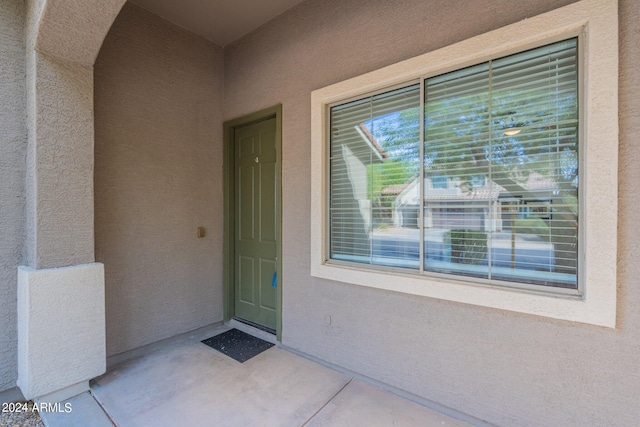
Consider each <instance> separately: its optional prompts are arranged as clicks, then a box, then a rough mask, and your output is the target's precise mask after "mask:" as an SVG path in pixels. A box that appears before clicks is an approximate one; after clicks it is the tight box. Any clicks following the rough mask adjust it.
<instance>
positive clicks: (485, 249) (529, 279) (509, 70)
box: [329, 39, 579, 288]
mask: <svg viewBox="0 0 640 427" xmlns="http://www.w3.org/2000/svg"><path fill="white" fill-rule="evenodd" d="M423 87H424V91H425V92H424V105H423V106H422V107H421V106H420V85H410V86H407V87H405V88H401V89H397V90H393V91H388V92H385V93H381V94H377V95H372V96H367V97H364V98H362V99H358V100H357V101H353V102H349V103H345V104H341V105H337V106H334V107H332V108H331V110H330V146H329V165H330V178H329V230H330V232H329V257H330V258H331V259H335V260H345V261H350V262H360V263H366V264H375V265H382V266H391V267H404V268H414V269H418V268H421V267H422V268H424V270H425V271H431V272H438V273H446V274H455V275H462V276H470V277H477V278H484V279H494V280H504V281H510V282H513V281H515V282H523V283H528V284H538V285H547V286H560V287H571V288H575V287H577V253H578V252H577V251H578V247H577V240H578V239H577V236H578V233H577V224H578V184H579V179H578V172H579V170H578V159H579V157H578V60H577V39H570V40H566V41H562V42H559V43H554V44H551V45H548V46H544V47H540V48H537V49H532V50H529V51H526V52H522V53H518V54H515V55H511V56H508V57H504V58H499V59H495V60H492V61H489V62H486V63H482V64H478V65H475V66H472V67H467V68H464V69H461V70H457V71H454V72H450V73H447V74H443V75H440V76H435V77H432V78H428V79H426V80H425V81H424V86H423ZM421 126H423V127H424V141H423V142H421V141H420V133H421V132H420V131H421ZM421 144H423V146H422V148H423V150H424V152H423V155H424V157H422V158H421V157H420V151H421V150H420V149H421ZM421 173H423V175H422V176H423V179H421ZM421 247H422V248H423V250H422V251H421V250H420V249H421ZM421 252H422V254H423V258H422V259H420V255H421Z"/></svg>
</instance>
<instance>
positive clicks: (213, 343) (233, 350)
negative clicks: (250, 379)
mask: <svg viewBox="0 0 640 427" xmlns="http://www.w3.org/2000/svg"><path fill="white" fill-rule="evenodd" d="M202 342H203V343H204V344H206V345H208V346H209V347H211V348H215V349H216V350H218V351H219V352H220V353H223V354H226V355H227V356H229V357H231V358H233V359H235V360H237V361H238V362H240V363H244V362H246V361H247V360H249V359H251V358H252V357H253V356H257V355H258V354H260V353H262V352H263V351H265V350H267V349H268V348H271V347H273V344H271V343H270V342H266V341H264V340H261V339H260V338H256V337H254V336H252V335H249V334H246V333H244V332H242V331H239V330H237V329H230V330H228V331H227V332H223V333H221V334H220V335H216V336H214V337H211V338H207V339H206V340H203V341H202Z"/></svg>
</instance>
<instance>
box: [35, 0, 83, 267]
mask: <svg viewBox="0 0 640 427" xmlns="http://www.w3.org/2000/svg"><path fill="white" fill-rule="evenodd" d="M25 4H26V6H27V18H26V20H27V22H26V31H25V33H26V46H27V52H26V82H27V135H28V147H27V174H26V200H27V203H26V239H25V246H26V259H25V263H26V264H27V265H28V266H30V267H32V268H51V267H61V266H69V265H76V264H84V263H89V262H93V259H94V257H93V248H94V241H93V179H92V175H93V132H94V130H93V70H92V69H91V68H90V67H86V66H84V65H81V64H79V63H72V62H66V61H61V60H59V59H55V58H53V57H51V56H49V55H47V54H44V53H42V52H39V51H36V50H34V49H32V48H31V47H32V46H34V44H35V39H36V36H37V31H38V28H39V26H38V23H39V22H41V20H40V17H41V13H42V10H43V6H44V5H43V1H42V0H27V1H26V2H25Z"/></svg>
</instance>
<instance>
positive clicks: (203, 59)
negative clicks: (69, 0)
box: [94, 4, 223, 355]
mask: <svg viewBox="0 0 640 427" xmlns="http://www.w3.org/2000/svg"><path fill="white" fill-rule="evenodd" d="M222 60H223V54H222V50H221V49H220V48H218V47H216V46H214V45H213V44H211V43H209V42H208V41H206V40H204V39H202V38H199V37H197V36H194V35H193V34H191V33H188V32H186V31H183V30H181V29H179V28H178V27H176V26H174V25H172V24H169V23H168V22H166V21H163V20H161V19H160V18H158V17H157V16H155V15H152V14H150V13H148V12H146V11H144V10H143V9H140V8H138V7H136V6H132V5H129V4H127V5H125V7H124V8H123V10H122V12H121V13H120V15H119V16H118V18H117V19H116V21H115V23H114V25H113V26H112V28H111V30H110V32H109V34H108V35H107V37H106V39H105V42H104V44H103V47H102V50H101V51H100V53H99V56H98V59H97V61H96V64H95V73H94V78H95V129H96V137H95V162H96V164H95V227H96V228H95V233H96V261H98V262H103V263H104V265H105V281H106V283H105V293H106V327H107V355H113V354H117V353H120V352H123V351H126V350H130V349H133V348H136V347H138V346H141V345H144V344H148V343H151V342H154V341H157V340H160V339H163V338H167V337H170V336H173V335H176V334H179V333H182V332H186V331H189V330H192V329H195V328H198V327H201V326H205V325H208V324H210V323H213V322H216V321H221V320H222V155H221V153H222V145H221V144H222V107H221V101H222V74H223V68H222ZM198 227H205V229H206V233H207V234H206V237H205V238H202V239H197V238H196V229H197V228H198Z"/></svg>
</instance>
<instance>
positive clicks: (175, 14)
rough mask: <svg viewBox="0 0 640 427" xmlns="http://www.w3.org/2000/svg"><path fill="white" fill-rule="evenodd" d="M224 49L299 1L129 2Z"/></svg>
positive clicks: (154, 0)
mask: <svg viewBox="0 0 640 427" xmlns="http://www.w3.org/2000/svg"><path fill="white" fill-rule="evenodd" d="M129 1H130V2H131V3H134V4H137V5H138V6H140V7H142V8H144V9H147V10H148V11H150V12H153V13H155V14H156V15H158V16H160V17H162V18H164V19H166V20H168V21H171V22H173V23H174V24H176V25H178V26H180V27H183V28H185V29H187V30H189V31H191V32H193V33H195V34H198V35H200V36H202V37H204V38H205V39H207V40H209V41H211V42H213V43H215V44H217V45H218V46H220V47H224V46H226V45H228V44H229V43H232V42H234V41H235V40H238V39H239V38H240V37H242V36H244V35H245V34H248V33H250V32H251V31H253V30H255V29H256V28H258V27H260V26H261V25H263V24H264V23H266V22H267V21H270V20H271V19H273V18H275V17H276V16H278V15H280V14H281V13H283V12H284V11H285V10H287V9H289V8H291V7H293V6H295V5H297V4H298V3H301V2H302V0H268V1H265V0H233V1H229V0H181V1H175V0H129Z"/></svg>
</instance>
